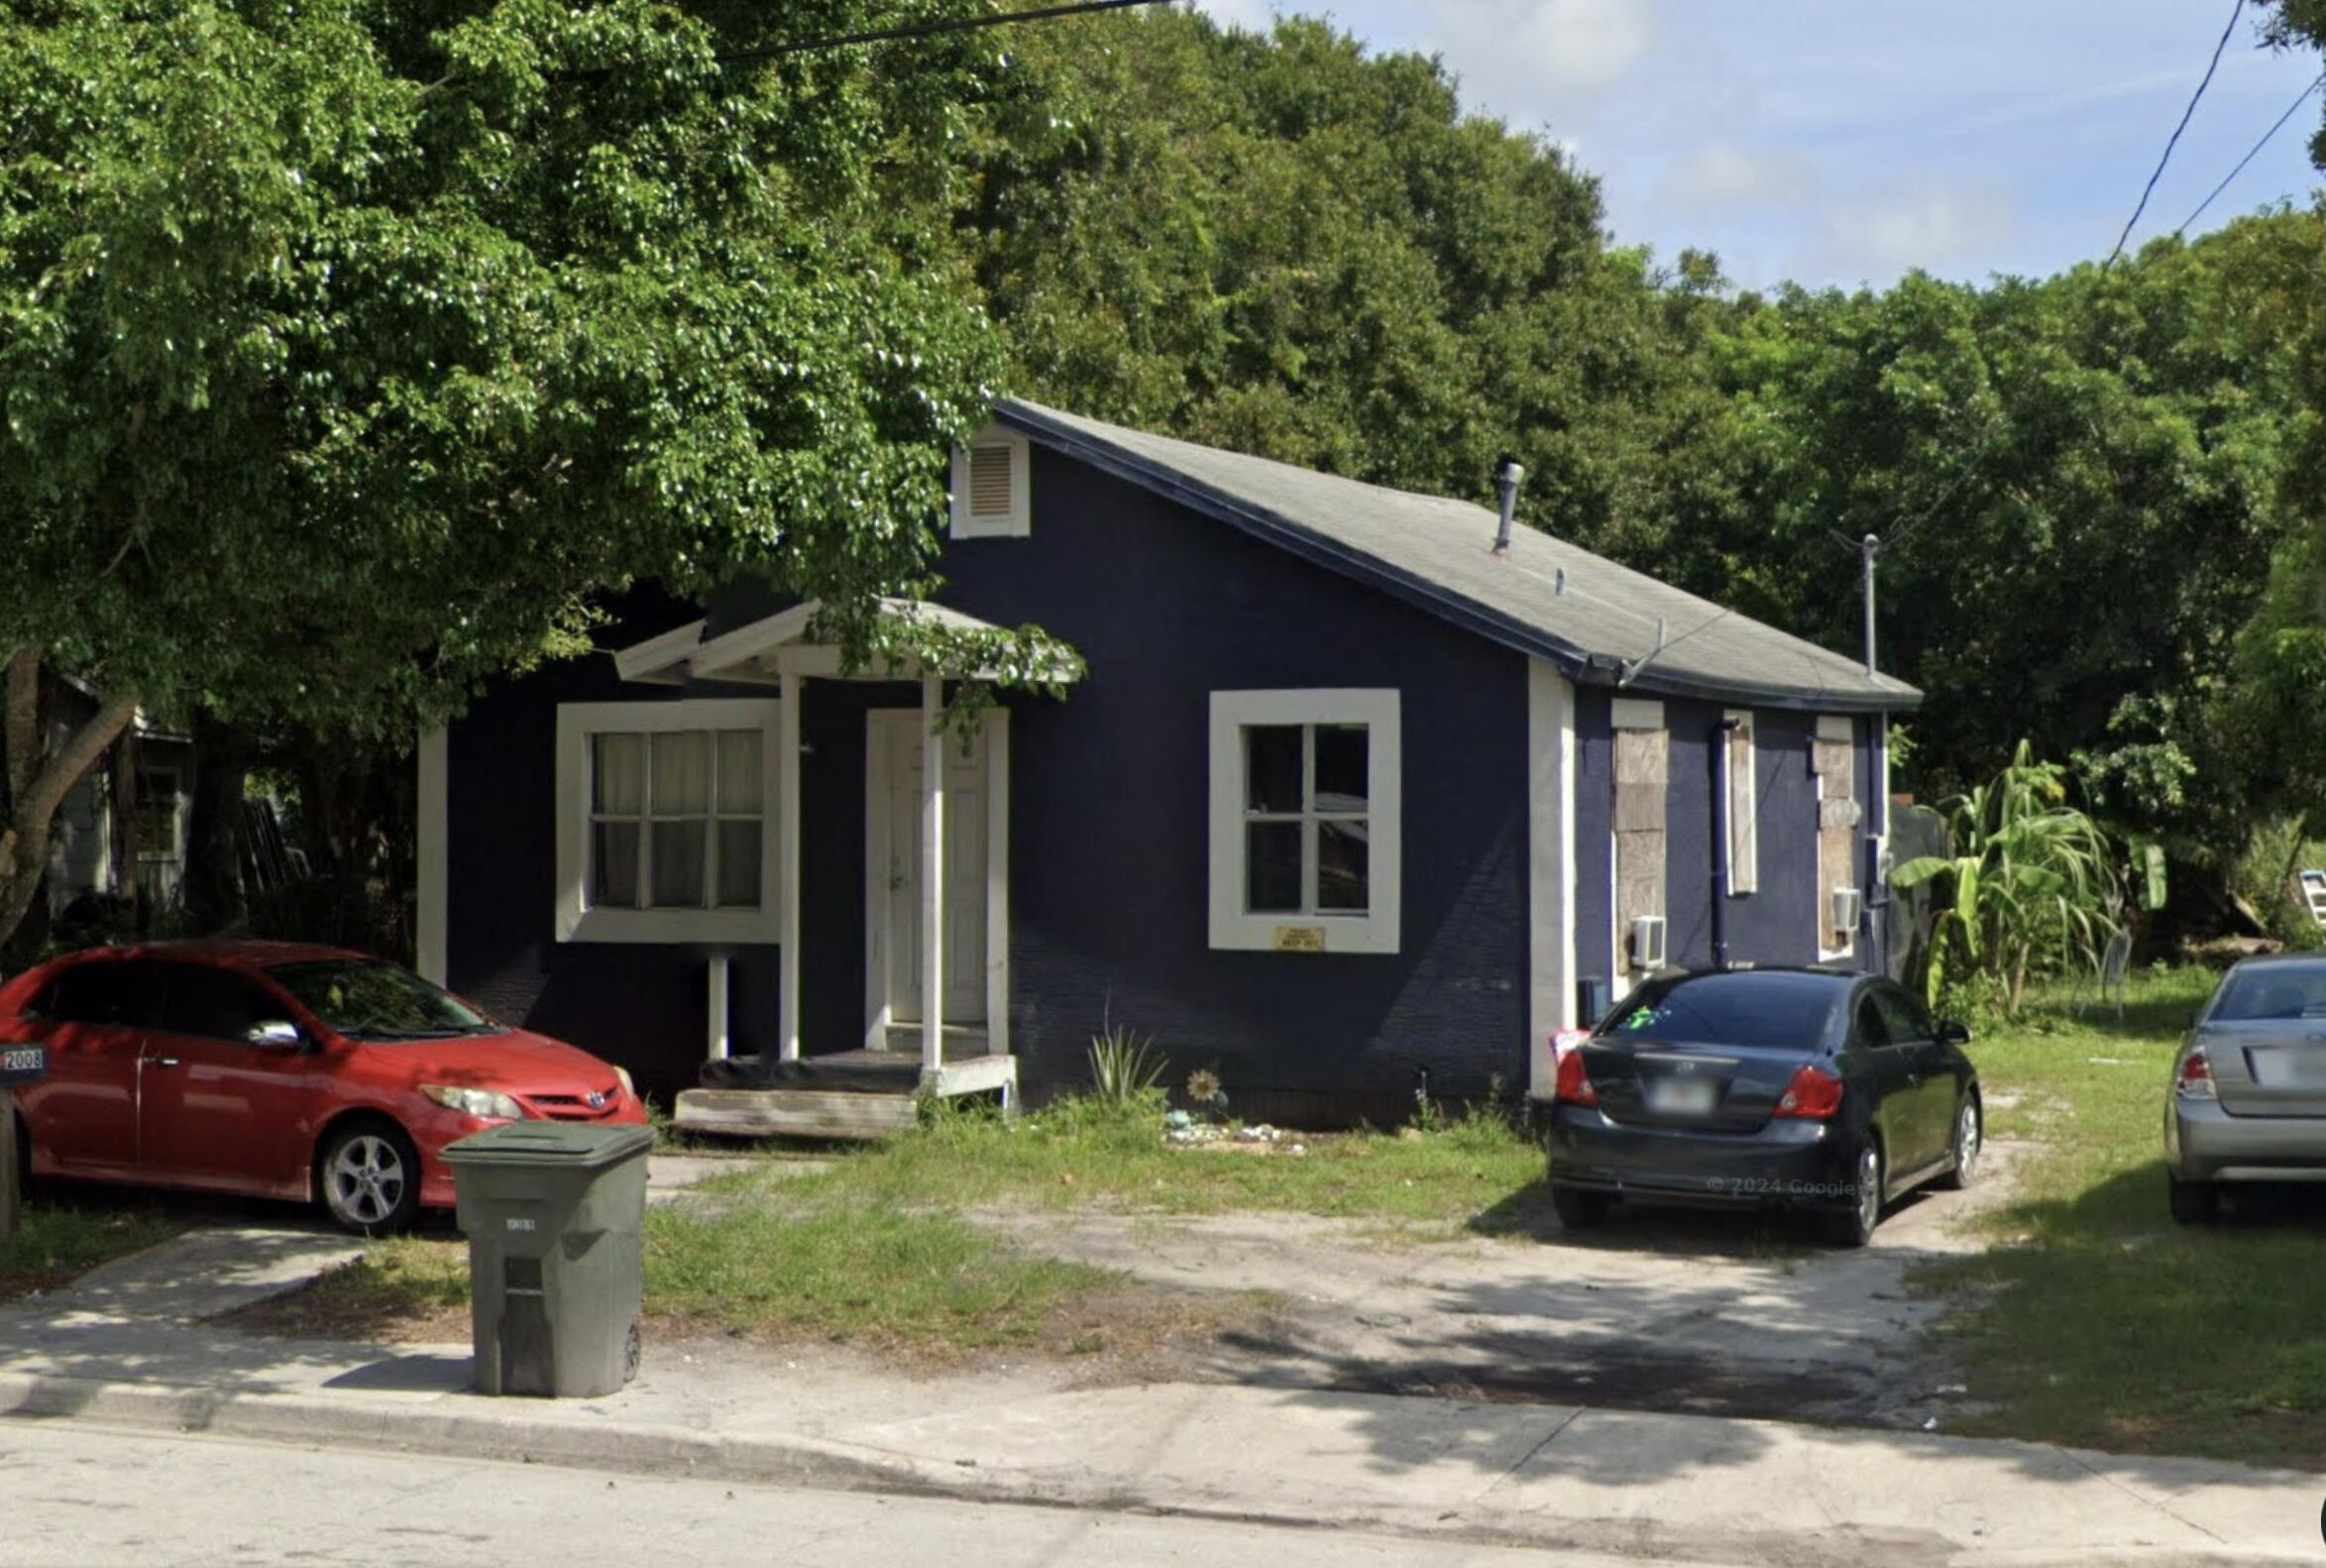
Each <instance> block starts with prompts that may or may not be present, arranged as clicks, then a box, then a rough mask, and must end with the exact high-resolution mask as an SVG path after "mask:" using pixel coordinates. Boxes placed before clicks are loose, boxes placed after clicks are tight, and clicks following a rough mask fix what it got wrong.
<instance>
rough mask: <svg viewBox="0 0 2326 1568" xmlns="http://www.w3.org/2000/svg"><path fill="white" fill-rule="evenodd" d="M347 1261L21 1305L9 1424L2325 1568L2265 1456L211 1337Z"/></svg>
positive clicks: (1733, 1557)
mask: <svg viewBox="0 0 2326 1568" xmlns="http://www.w3.org/2000/svg"><path fill="white" fill-rule="evenodd" d="M349 1251H350V1249H349V1248H348V1246H347V1244H346V1243H345V1242H344V1241H342V1240H340V1239H338V1238H335V1237H331V1236H326V1235H320V1234H314V1233H308V1232H301V1231H296V1230H274V1229H259V1228H249V1229H243V1230H212V1231H206V1232H200V1233H196V1234H192V1235H189V1236H186V1237H182V1238H180V1239H179V1240H178V1241H176V1242H172V1243H170V1244H168V1245H167V1246H166V1247H163V1248H158V1249H156V1250H155V1251H154V1252H152V1253H149V1254H145V1255H143V1256H142V1257H140V1258H137V1259H131V1260H125V1261H124V1262H123V1263H120V1264H116V1265H113V1266H110V1267H108V1268H107V1269H104V1270H100V1271H97V1272H96V1273H94V1274H92V1275H90V1276H89V1277H87V1278H86V1279H84V1280H83V1281H82V1282H81V1283H80V1284H79V1285H78V1286H76V1287H75V1288H73V1289H72V1290H69V1291H66V1292H63V1293H61V1294H59V1295H57V1296H54V1297H50V1298H48V1299H45V1300H35V1301H31V1302H25V1303H20V1304H18V1305H15V1306H13V1307H10V1308H8V1309H6V1310H4V1311H0V1413H6V1414H11V1415H15V1416H17V1417H20V1418H65V1417H69V1418H72V1419H76V1420H85V1421H93V1422H102V1423H108V1424H113V1425H120V1426H130V1427H143V1428H149V1429H158V1430H168V1431H201V1432H209V1433H215V1434H218V1435H222V1436H230V1437H239V1438H252V1439H266V1440H273V1441H281V1442H290V1443H298V1444H310V1445H317V1446H331V1447H346V1446H350V1445H365V1446H374V1447H381V1448H389V1449H404V1450H421V1451H427V1452H433V1453H440V1454H454V1455H467V1456H474V1457H477V1458H490V1459H498V1460H510V1459H520V1460H528V1461H536V1462H545V1463H556V1464H569V1465H578V1466H586V1467H592V1468H603V1469H608V1470H616V1471H625V1472H644V1471H652V1472H664V1473H680V1474H693V1475H701V1476H724V1477H729V1478H735V1479H744V1480H751V1481H760V1482H775V1483H785V1484H794V1485H802V1486H814V1487H824V1488H839V1489H850V1490H868V1491H889V1492H907V1493H916V1494H932V1495H943V1496H949V1497H955V1498H961V1499H968V1500H979V1501H995V1502H1024V1503H1042V1504H1054V1505H1069V1506H1074V1507H1080V1508H1089V1509H1111V1510H1143V1511H1155V1512H1178V1513H1189V1514H1198V1515H1209V1516H1224V1517H1233V1518H1240V1519H1252V1520H1263V1521H1269V1522H1279V1523H1286V1524H1297V1525H1325V1526H1334V1525H1362V1526H1365V1527H1367V1528H1371V1529H1375V1530H1390V1531H1404V1532H1411V1533H1415V1534H1419V1535H1455V1536H1462V1537H1467V1538H1474V1539H1482V1540H1495V1541H1508V1542H1518V1543H1528V1544H1538V1545H1543V1546H1560V1547H1570V1548H1593V1549H1599V1550H1605V1551H1613V1552H1620V1553H1631V1554H1647V1555H1665V1556H1674V1557H1686V1558H1689V1559H1693V1560H1706V1561H1712V1562H1725V1563H1734V1564H1773V1563H1784V1564H1788V1565H1796V1568H1799V1565H1814V1564H1821V1563H1833V1564H1842V1563H1848V1564H1856V1563H1866V1562H1879V1563H1905V1564H1924V1563H1929V1564H1939V1563H1955V1562H1962V1563H1978V1562H1996V1563H2002V1562H2009V1563H2013V1564H2033V1563H2061V1564H2066V1563H2076V1564H2107V1563H2118V1562H2123V1563H2136V1562H2137V1563H2228V1562H2256V1561H2270V1560H2279V1561H2300V1562H2315V1561H2317V1560H2319V1557H2320V1544H2319V1502H2320V1497H2321V1494H2322V1492H2326V1483H2322V1482H2321V1479H2320V1478H2318V1477H2315V1476H2311V1475H2306V1474H2294V1473H2285V1472H2272V1471H2264V1470H2257V1469H2251V1468H2247V1467H2242V1466H2236V1465H2225V1464H2214V1463H2205V1462H2199V1461H2186V1460H2144V1459H2127V1458H2121V1457H2114V1456H2107V1455H2100V1454H2089V1453H2078V1452H2070V1451H2066V1450H2061V1449H2057V1448H2052V1447H2048V1446H2043V1445H2037V1444H2022V1443H2002V1442H1980V1441H1973V1440H1967V1439H1960V1438H1951V1437H1942V1436H1932V1435H1923V1434H1915V1433H1893V1432H1877V1431H1870V1430H1853V1429H1846V1428H1821V1427H1811V1426H1795V1425H1788V1424H1782V1423H1774V1422H1756V1421H1735V1420H1719V1419H1712V1418H1707V1417H1701V1416H1681V1415H1659V1414H1649V1413H1640V1412H1631V1411H1613V1410H1596V1409H1588V1408H1578V1407H1574V1406H1547V1405H1530V1404H1482V1403H1464V1402H1458V1401H1452V1400H1428V1399H1396V1398H1389V1397H1385V1396H1376V1395H1358V1394H1339V1393H1328V1392H1322V1391H1315V1390H1300V1389H1256V1388H1244V1387H1234V1386H1225V1385H1190V1384H1170V1385H1159V1386H1149V1387H1143V1388H1116V1389H1101V1390H1090V1391H1079V1392H1076V1391H1066V1392H1060V1391H1057V1390H1055V1389H1054V1388H1049V1387H1044V1386H1042V1382H1043V1380H1036V1379H1028V1380H1018V1379H1014V1378H1012V1377H1011V1376H1009V1375H1007V1374H1006V1373H1005V1374H995V1373H981V1374H978V1375H976V1376H974V1377H964V1378H960V1379H930V1378H912V1377H904V1376H895V1375H885V1374H880V1373H874V1372H864V1371H860V1370H851V1371H849V1372H848V1373H846V1374H845V1375H844V1376H842V1375H836V1374H834V1373H832V1372H831V1370H830V1369H829V1368H810V1369H806V1370H803V1369H802V1368H801V1367H799V1366H797V1365H790V1366H787V1364H786V1362H785V1361H784V1359H783V1358H782V1356H781V1355H780V1354H771V1353H768V1352H764V1351H757V1350H751V1349H746V1348H740V1347H737V1346H735V1345H733V1344H732V1343H731V1342H720V1344H718V1345H716V1346H702V1347H686V1346H679V1347H663V1346H658V1345H650V1346H649V1348H648V1355H647V1359H646V1364H645V1367H644V1369H643V1371H642V1372H641V1373H640V1375H639V1378H638V1380H637V1381H636V1382H635V1383H633V1384H632V1385H631V1386H630V1387H629V1388H628V1389H625V1390H624V1391H623V1392H621V1393H620V1394H618V1395H614V1396H610V1397H609V1398H606V1399H602V1400H571V1401H549V1400H518V1399H508V1400H496V1399H486V1398H483V1397H480V1396H477V1395H474V1394H471V1393H469V1392H467V1391H468V1387H469V1382H470V1369H469V1359H468V1350H467V1347H466V1346H444V1347H418V1348H414V1347H396V1348H384V1347H378V1346H364V1345H353V1344H340V1343H325V1342H313V1341H287V1340H266V1339H259V1338H254V1337H250V1336H245V1335H241V1334H236V1333H232V1332H229V1331H226V1330H223V1329H219V1328H216V1327H213V1326H208V1325H206V1324H204V1323H203V1322H201V1321H200V1318H201V1317H204V1316H207V1315H209V1314H212V1313H215V1312H217V1311H220V1310H225V1309H229V1308H231V1307H232V1306H234V1305H237V1304H240V1302H242V1301H244V1300H249V1299H255V1298H256V1297H257V1296H259V1295H263V1294H266V1293H268V1292H269V1291H270V1290H274V1289H279V1288H282V1286H283V1283H284V1282H285V1281H290V1280H296V1279H298V1278H302V1277H304V1275H305V1274H307V1273H311V1272H312V1271H313V1269H314V1268H316V1267H319V1266H320V1265H321V1264H323V1263H326V1262H328V1261H330V1260H331V1259H333V1258H336V1257H342V1256H346V1255H347V1254H348V1252H349ZM186 1280H200V1281H203V1282H204V1284H203V1288H201V1289H200V1290H199V1291H188V1290H186V1289H184V1288H183V1287H182V1285H178V1284H173V1282H183V1281H186Z"/></svg>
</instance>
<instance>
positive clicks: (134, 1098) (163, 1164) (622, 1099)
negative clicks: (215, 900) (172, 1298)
mask: <svg viewBox="0 0 2326 1568" xmlns="http://www.w3.org/2000/svg"><path fill="white" fill-rule="evenodd" d="M34 1042H38V1043H40V1044H42V1045H45V1046H47V1047H48V1048H49V1075H48V1077H47V1078H45V1079H43V1080H42V1081H41V1082H39V1083H36V1084H34V1085H32V1086H31V1087H29V1088H23V1089H19V1090H18V1091H17V1096H16V1105H17V1116H18V1121H19V1123H20V1125H19V1127H18V1130H17V1131H18V1140H19V1143H20V1146H21V1147H22V1148H23V1149H24V1150H25V1151H27V1155H28V1157H29V1158H28V1174H29V1175H31V1176H36V1177H37V1176H70V1177H73V1178H76V1179H87V1180H98V1181H122V1182H134V1183H138V1184H142V1185H152V1186H172V1187H191V1188H199V1189H202V1190H205V1191H216V1192H240V1193H248V1194H251V1195H253V1196H258V1197H271V1198H288V1199H291V1200H294V1201H298V1202H310V1201H314V1202H320V1203H321V1204H322V1205H323V1208H324V1210H325V1211H326V1212H327V1213H329V1214H330V1216H331V1217H332V1218H333V1219H334V1220H336V1221H337V1222H338V1223H340V1224H341V1225H343V1226H345V1227H347V1228H348V1229H349V1230H353V1231H359V1232H363V1233H365V1234H371V1233H374V1232H381V1231H392V1230H396V1229H399V1228H401V1227H403V1226H405V1225H408V1224H409V1223H410V1222H411V1220H412V1217H413V1216H414V1215H415V1214H416V1213H417V1212H418V1211H419V1210H420V1208H421V1207H423V1206H426V1207H430V1208H450V1207H451V1206H452V1201H453V1195H452V1174H451V1172H450V1171H449V1170H448V1169H446V1167H445V1164H444V1161H443V1160H442V1158H441V1155H442V1152H443V1149H444V1146H445V1145H446V1144H448V1143H451V1142H452V1141H454V1140H455V1139H458V1138H465V1137H467V1136H468V1135H469V1134H471V1133H474V1132H478V1131H480V1130H482V1129H484V1128H487V1127H492V1126H495V1125H498V1123H501V1122H504V1121H516V1120H521V1119H524V1118H528V1117H536V1118H548V1119H553V1120H559V1121H587V1122H601V1123H616V1122H629V1123H638V1122H643V1121H645V1119H646V1107H645V1106H644V1104H643V1103H641V1102H640V1101H639V1099H638V1096H637V1093H636V1091H635V1090H634V1089H633V1088H632V1087H631V1084H630V1078H629V1074H628V1073H626V1072H624V1071H623V1070H622V1069H621V1068H619V1067H616V1066H610V1065H609V1064H606V1063H604V1062H601V1061H599V1060H598V1059H597V1058H596V1057H593V1056H591V1055H589V1054H588V1053H587V1052H584V1051H580V1050H577V1049H576V1048H574V1047H572V1046H568V1045H564V1044H562V1043H560V1042H558V1041H555V1040H551V1039H549V1038H547V1037H546V1036H542V1035H535V1034H528V1033H527V1032H526V1031H524V1030H521V1029H512V1028H509V1027H507V1026H506V1025H503V1024H498V1023H495V1022H494V1021H493V1020H492V1019H489V1018H487V1017H486V1016H485V1015H484V1014H483V1013H480V1012H479V1011H477V1010H476V1009H475V1008H473V1007H471V1006H469V1005H468V1004H467V1003H466V1002H463V1001H461V1000H459V999H458V998H456V997H453V996H450V995H447V994H446V993H445V992H443V991H440V990H438V989H437V988H436V987H435V986H433V985H430V984H429V983H428V982H427V981H426V980H423V979H421V978H420V977H419V976H418V975H416V974H413V973H412V972H411V971H409V970H408V969H403V968H400V967H398V966H397V965H395V964H392V963H389V962H387V961H386V960H384V959H380V958H373V957H367V956H365V955H364V954H362V953H357V952H344V951H341V950H339V949H336V948H319V947H303V946H296V945H292V944H287V943H272V942H199V943H157V944H153V945H150V946H145V947H134V948H106V949H100V950H97V951H94V952H76V953H73V954H71V955H69V956H67V957H62V958H57V959H55V960H54V961H52V962H49V963H45V964H41V965H39V966H38V967H36V968H32V969H28V970H26V971H25V972H24V973H23V974H20V975H18V976H17V977H16V978H15V979H13V980H11V981H9V982H8V983H7V984H6V985H4V986H0V1043H14V1044H28V1043H34Z"/></svg>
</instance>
